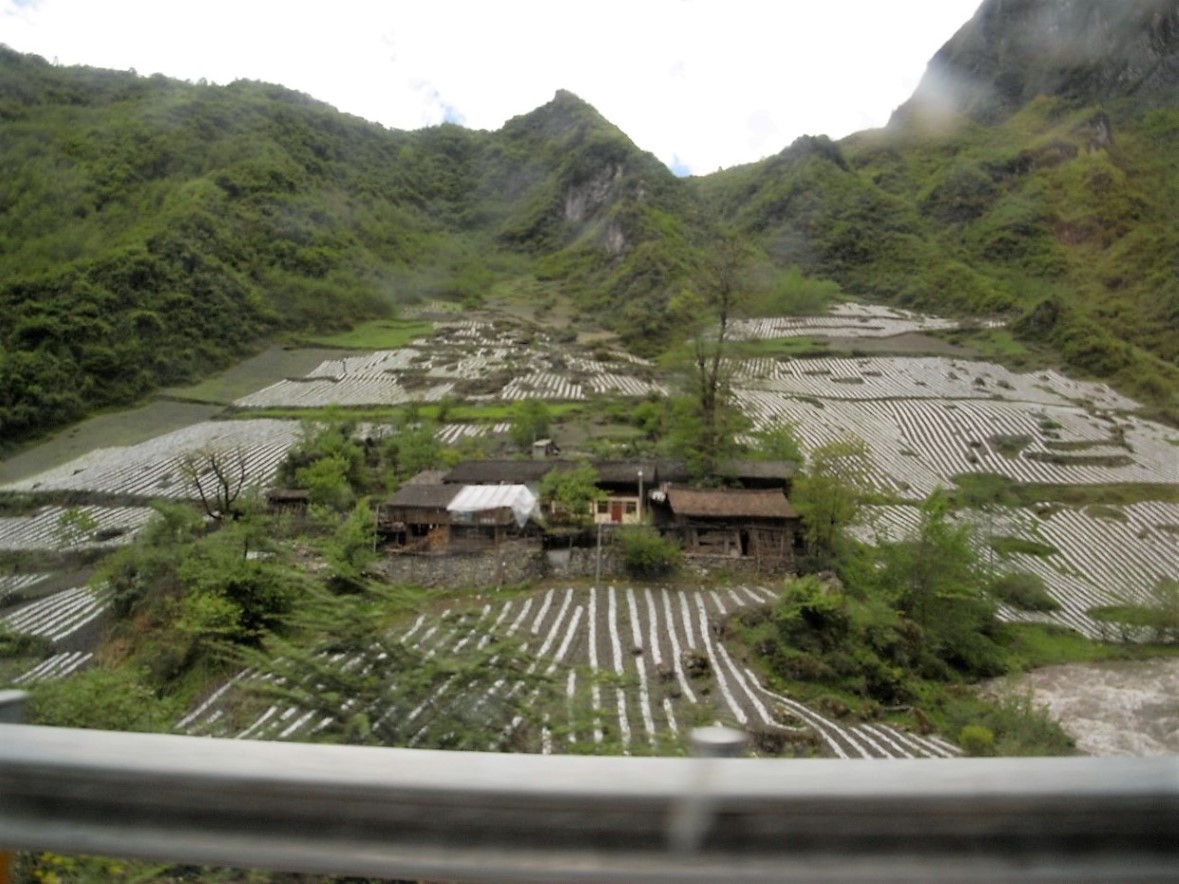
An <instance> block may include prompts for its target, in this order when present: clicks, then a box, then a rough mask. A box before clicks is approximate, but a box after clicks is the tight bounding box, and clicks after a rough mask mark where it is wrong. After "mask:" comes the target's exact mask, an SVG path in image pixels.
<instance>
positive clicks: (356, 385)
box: [234, 374, 454, 408]
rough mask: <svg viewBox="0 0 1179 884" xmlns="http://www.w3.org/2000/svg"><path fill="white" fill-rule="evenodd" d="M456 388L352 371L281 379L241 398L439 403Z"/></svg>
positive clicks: (274, 402) (244, 401)
mask: <svg viewBox="0 0 1179 884" xmlns="http://www.w3.org/2000/svg"><path fill="white" fill-rule="evenodd" d="M453 389H454V384H453V383H449V382H444V383H438V384H434V385H432V386H430V387H427V388H425V389H415V390H412V391H411V390H406V389H405V388H404V387H402V386H401V384H400V382H399V381H398V380H397V378H396V377H394V376H393V375H387V374H373V375H369V374H363V375H362V374H353V375H347V376H344V377H341V378H338V379H335V378H333V379H319V378H309V379H306V380H298V381H291V380H282V381H278V382H277V383H274V384H271V385H270V386H269V387H266V388H264V389H262V390H259V391H258V392H256V393H251V394H250V395H249V396H243V397H242V398H241V399H238V400H237V402H236V403H234V404H235V405H238V406H240V407H242V408H323V407H326V406H330V405H400V404H402V403H405V402H437V401H438V400H439V399H442V398H443V397H444V396H446V395H447V394H448V393H450V392H451V391H452V390H453Z"/></svg>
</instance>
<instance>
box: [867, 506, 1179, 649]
mask: <svg viewBox="0 0 1179 884" xmlns="http://www.w3.org/2000/svg"><path fill="white" fill-rule="evenodd" d="M1040 513H1041V514H1040V515H1037V514H1036V513H1034V512H1032V511H1030V510H1025V509H1015V508H1010V507H1007V508H997V509H996V510H995V511H993V512H990V513H982V512H978V511H965V512H964V513H962V514H960V515H959V516H958V518H960V519H965V520H967V521H968V522H970V523H971V524H972V527H973V528H974V530H975V535H976V537H977V538H978V540H979V543H980V546H981V547H982V548H983V553H982V555H983V559H984V561H986V562H987V563H988V564H989V566H991V567H994V569H995V571H996V572H997V573H1012V572H1016V571H1027V572H1030V573H1032V574H1037V575H1039V576H1040V577H1041V578H1042V579H1043V581H1044V585H1045V588H1046V589H1047V590H1048V592H1049V593H1050V594H1051V595H1052V597H1053V598H1054V599H1056V601H1057V602H1059V603H1060V610H1058V611H1052V612H1045V613H1030V612H1028V611H1021V610H1017V609H1014V608H1011V607H1007V606H1003V607H1002V608H1000V612H999V614H1000V617H1001V618H1002V619H1006V620H1016V621H1029V620H1030V621H1037V622H1044V623H1055V624H1058V625H1060V626H1065V627H1068V628H1070V629H1075V630H1076V631H1077V632H1079V633H1081V634H1082V635H1086V636H1088V637H1090V638H1098V639H1100V638H1111V637H1116V636H1114V635H1113V634H1112V632H1114V631H1116V630H1111V627H1110V625H1109V624H1108V623H1102V622H1101V621H1098V620H1094V619H1093V618H1092V617H1090V616H1089V614H1088V611H1089V610H1090V609H1092V608H1098V607H1104V606H1109V605H1119V604H1125V603H1127V602H1130V603H1144V602H1147V601H1149V598H1148V593H1149V591H1150V589H1151V588H1152V587H1153V586H1155V584H1156V583H1158V581H1159V580H1162V579H1165V578H1170V579H1172V580H1179V504H1168V503H1159V502H1157V501H1156V502H1146V503H1136V504H1131V505H1128V506H1120V507H1112V506H1107V505H1103V506H1101V507H1098V508H1090V509H1089V510H1085V509H1072V508H1068V507H1056V508H1047V507H1045V508H1043V509H1042V510H1041V511H1040ZM918 518H919V513H918V510H917V508H916V507H912V506H888V507H882V506H875V507H868V508H867V512H866V514H865V520H864V521H865V523H864V525H863V526H861V527H860V529H859V530H858V534H859V535H860V536H861V537H862V538H863V539H866V540H872V539H874V538H892V539H896V538H899V537H902V536H904V535H905V534H906V533H907V532H910V531H912V530H914V529H915V528H916V527H917V524H918ZM989 538H1020V539H1025V540H1031V541H1034V542H1035V544H1036V545H1037V546H1039V547H1041V550H1040V552H1039V554H1035V553H1027V552H1007V553H1004V554H998V553H994V552H990V551H988V550H987V543H988V539H989Z"/></svg>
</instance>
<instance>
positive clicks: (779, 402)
mask: <svg viewBox="0 0 1179 884" xmlns="http://www.w3.org/2000/svg"><path fill="white" fill-rule="evenodd" d="M812 361H814V362H817V363H825V364H824V365H816V366H815V367H814V368H806V367H804V366H805V365H806V364H807V363H810V362H812ZM799 362H800V363H801V366H795V367H794V370H795V371H798V370H801V371H802V372H804V374H803V375H802V376H801V377H799V376H797V375H796V376H795V377H794V378H792V379H787V378H785V377H782V376H779V377H749V378H748V379H745V378H742V379H740V380H739V381H737V383H738V384H739V387H738V389H737V397H738V400H739V402H740V404H741V406H742V407H743V408H744V410H745V412H746V413H747V414H748V415H749V416H750V418H751V419H752V420H753V421H754V424H755V425H756V426H757V427H759V428H760V427H768V426H774V425H776V424H779V423H783V422H785V423H790V424H792V425H794V427H795V428H796V430H797V433H798V435H799V437H800V439H801V441H802V442H803V444H804V446H805V447H807V448H814V447H816V446H818V445H822V444H824V443H826V442H830V441H832V440H834V439H838V438H842V437H846V436H849V435H850V436H858V437H859V438H862V439H865V440H866V441H868V443H869V445H870V446H871V448H872V459H873V461H874V464H875V472H874V475H873V476H872V481H873V484H874V485H875V487H876V488H877V489H879V490H881V491H885V492H888V493H891V494H896V495H898V496H901V497H905V498H913V499H919V498H922V497H925V496H926V495H928V494H929V493H930V492H932V491H933V490H934V489H935V488H936V487H938V486H939V485H940V486H942V487H947V488H948V487H951V486H952V485H953V479H954V477H955V476H958V475H961V474H964V473H993V474H997V475H1001V476H1006V477H1008V478H1010V479H1013V480H1015V481H1018V482H1034V483H1045V484H1091V485H1103V484H1110V483H1154V484H1174V483H1176V482H1179V457H1177V456H1176V449H1175V445H1174V441H1173V440H1174V439H1175V437H1176V435H1179V434H1177V432H1176V431H1175V430H1173V429H1170V428H1168V427H1165V426H1162V425H1161V424H1156V423H1152V422H1150V421H1146V420H1143V419H1141V418H1138V417H1136V416H1134V414H1133V413H1128V412H1126V411H1123V410H1122V409H1123V408H1128V407H1134V403H1132V402H1129V401H1128V400H1121V397H1118V396H1117V395H1116V394H1114V393H1112V391H1109V390H1108V389H1107V388H1104V387H1103V386H1101V385H1086V384H1081V383H1080V382H1076V381H1070V380H1068V379H1064V378H1060V379H1059V380H1055V379H1053V378H1052V377H1051V376H1050V375H1048V374H1044V373H1039V374H1037V375H1035V377H1036V378H1037V379H1038V380H1037V381H1036V382H1034V383H1033V382H1032V381H1030V380H1029V378H1028V377H1024V378H1022V379H1021V378H1020V376H1018V375H1010V374H1008V373H1005V372H1004V373H1003V374H1000V372H1003V370H1002V369H999V368H998V367H997V366H988V365H986V364H985V363H983V364H976V366H975V372H976V374H975V376H976V377H980V378H981V377H984V375H983V374H982V372H983V371H987V372H988V373H989V375H990V376H991V377H992V378H998V380H1002V381H1003V383H1004V384H1005V386H1003V387H1000V391H1001V395H999V394H995V395H992V396H989V397H988V398H982V397H980V396H979V395H978V393H977V391H976V388H977V386H979V385H976V384H974V383H973V382H971V383H969V384H967V385H966V386H965V388H963V387H962V385H961V375H960V374H959V372H960V371H961V370H962V368H963V366H962V365H961V364H960V363H956V362H953V361H950V360H942V359H919V360H918V359H913V360H909V359H898V358H888V359H857V360H807V361H806V362H805V363H802V362H801V361H799ZM833 363H834V364H835V365H834V366H833V365H832V364H833ZM912 363H916V364H912ZM931 364H932V365H938V364H940V365H941V369H940V370H941V373H942V374H943V376H944V377H945V378H946V383H945V384H943V385H942V386H940V387H938V388H935V389H933V390H931V389H930V384H931V382H930V380H915V378H922V377H923V378H927V379H928V378H932V377H933V376H934V375H935V373H936V372H935V370H934V369H933V368H932V367H931ZM792 365H794V364H792ZM955 366H957V371H956V370H955ZM835 368H840V369H841V371H842V372H843V373H839V374H837V373H835ZM805 372H821V374H816V375H808V374H805ZM877 373H879V376H881V377H883V376H885V375H887V376H888V377H890V378H891V383H890V384H879V385H878V383H877ZM1005 374H1006V375H1007V377H1011V378H1014V379H1015V380H1011V381H1008V380H1007V379H1006V377H1004V375H1005ZM865 376H866V378H867V379H865ZM1057 377H1058V378H1059V376H1057ZM854 378H860V379H861V380H851V379H854ZM1053 383H1055V384H1056V386H1055V387H1053V386H1052V384H1053ZM996 385H998V381H996ZM1021 390H1022V391H1025V392H1024V393H1021ZM884 394H887V395H884ZM1070 399H1072V400H1074V401H1071V402H1070V401H1069V400H1070ZM1075 400H1083V401H1086V402H1087V403H1090V404H1086V405H1080V404H1076V401H1075ZM1096 403H1101V407H1100V408H1098V407H1095V405H1096Z"/></svg>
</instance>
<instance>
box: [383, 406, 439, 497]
mask: <svg viewBox="0 0 1179 884" xmlns="http://www.w3.org/2000/svg"><path fill="white" fill-rule="evenodd" d="M437 431H438V427H437V425H436V424H434V423H432V422H430V421H424V422H413V423H410V422H409V421H406V423H405V424H403V425H402V426H401V427H400V428H399V429H398V431H397V432H396V433H394V434H391V435H389V436H388V437H386V438H385V440H384V441H383V443H382V445H381V456H382V458H383V459H384V462H385V466H386V467H387V468H388V469H389V470H390V471H391V472H392V474H393V480H394V481H395V482H400V481H404V480H405V479H408V478H410V477H412V476H414V475H416V474H418V473H420V472H421V471H422V470H432V469H437V468H439V467H440V466H442V463H443V460H442V457H443V451H444V450H445V446H444V445H443V444H442V443H441V442H440V441H439V440H438V436H437Z"/></svg>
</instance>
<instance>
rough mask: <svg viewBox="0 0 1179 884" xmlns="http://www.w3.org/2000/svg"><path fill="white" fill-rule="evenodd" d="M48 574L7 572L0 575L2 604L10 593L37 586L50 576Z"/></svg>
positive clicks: (0, 598) (0, 601)
mask: <svg viewBox="0 0 1179 884" xmlns="http://www.w3.org/2000/svg"><path fill="white" fill-rule="evenodd" d="M48 576H49V575H48V574H5V575H3V576H0V605H2V604H4V600H5V599H6V598H8V597H9V596H10V595H13V594H15V593H17V592H20V591H21V590H22V589H28V588H29V587H31V586H35V585H37V584H38V583H40V582H41V581H42V580H44V579H45V578H46V577H48Z"/></svg>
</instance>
